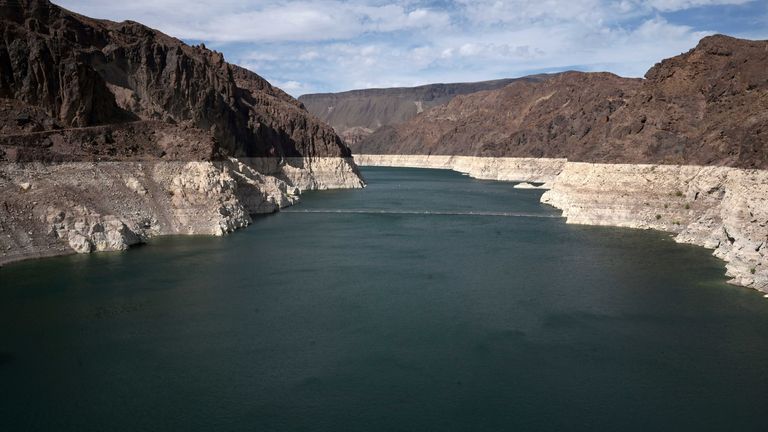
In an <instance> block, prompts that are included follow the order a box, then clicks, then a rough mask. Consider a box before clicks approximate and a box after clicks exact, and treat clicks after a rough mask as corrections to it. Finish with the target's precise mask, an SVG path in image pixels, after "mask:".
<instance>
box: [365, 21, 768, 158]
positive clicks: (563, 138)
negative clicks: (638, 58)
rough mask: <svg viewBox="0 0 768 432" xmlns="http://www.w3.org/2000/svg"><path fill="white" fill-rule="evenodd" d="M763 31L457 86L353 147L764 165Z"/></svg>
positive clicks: (767, 99) (767, 75)
mask: <svg viewBox="0 0 768 432" xmlns="http://www.w3.org/2000/svg"><path fill="white" fill-rule="evenodd" d="M766 131H768V41H749V40H741V39H735V38H731V37H728V36H722V35H718V36H710V37H706V38H704V39H702V40H701V41H700V42H699V44H698V46H697V47H696V48H694V49H692V50H691V51H689V52H688V53H685V54H682V55H680V56H677V57H674V58H671V59H667V60H664V61H662V62H661V63H659V64H657V65H655V66H654V67H653V68H651V69H650V70H649V71H648V73H647V74H646V78H645V79H642V80H639V79H629V78H621V77H618V76H615V75H612V74H608V73H581V72H567V73H563V74H559V75H557V76H553V77H551V78H550V79H547V80H545V81H542V82H526V81H520V82H515V83H512V84H510V85H508V86H506V87H504V88H502V89H498V90H491V91H484V92H478V93H473V94H469V95H464V96H458V97H456V98H454V99H453V100H451V101H450V102H449V103H448V104H446V105H442V106H438V107H435V108H433V109H431V110H428V111H425V112H424V113H422V114H421V115H418V116H416V117H414V118H413V119H412V120H410V121H409V122H406V123H404V124H401V125H398V126H390V127H383V128H381V129H379V130H378V131H377V132H376V133H374V134H372V135H371V136H370V137H368V138H367V139H365V140H363V141H362V142H360V143H358V144H356V145H354V146H353V151H354V153H356V154H438V155H439V154H443V155H464V156H495V157H548V158H567V159H568V160H570V161H580V162H598V163H661V164H682V165H725V166H733V167H739V168H760V169H767V168H768V148H766V145H768V136H766V133H768V132H766Z"/></svg>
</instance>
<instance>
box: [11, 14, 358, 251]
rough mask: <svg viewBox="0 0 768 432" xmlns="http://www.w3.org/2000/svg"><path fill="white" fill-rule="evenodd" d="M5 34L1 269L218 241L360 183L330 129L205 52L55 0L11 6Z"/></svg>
mask: <svg viewBox="0 0 768 432" xmlns="http://www.w3.org/2000/svg"><path fill="white" fill-rule="evenodd" d="M0 34H2V39H0V264H2V263H4V262H8V261H12V260H18V259H23V258H28V257H35V256H46V255H51V254H61V253H72V252H73V251H74V252H83V253H85V252H92V251H105V250H121V249H125V248H127V247H128V246H130V245H132V244H135V243H137V242H142V241H145V240H146V239H148V238H149V237H152V236H154V235H162V234H213V235H221V234H224V233H227V232H230V231H232V230H234V229H237V228H240V227H243V226H245V225H247V224H249V223H250V220H251V219H250V215H251V214H255V213H263V212H271V211H275V210H277V209H279V208H280V207H283V206H286V205H291V204H292V203H294V202H296V200H297V199H298V194H299V192H300V191H301V190H305V189H313V188H314V189H325V188H337V187H361V186H362V185H363V183H362V180H361V179H360V177H359V173H358V171H357V168H356V166H355V165H354V163H353V162H352V160H351V158H350V157H349V156H350V152H349V149H348V148H347V147H346V146H345V145H344V143H343V142H342V141H341V139H340V138H339V137H338V136H337V135H336V134H335V133H334V131H333V129H332V128H331V127H330V126H327V125H325V124H323V123H322V122H320V121H319V120H318V119H316V118H315V117H313V116H312V115H310V114H309V113H308V112H306V110H304V109H303V107H302V105H301V104H300V103H299V102H298V101H296V100H295V99H293V98H291V97H290V96H288V95H287V94H286V93H284V92H283V91H281V90H280V89H277V88H275V87H273V86H271V85H270V84H269V83H268V82H267V81H265V80H264V79H262V78H261V77H259V76H258V75H256V74H255V73H253V72H250V71H248V70H245V69H243V68H240V67H237V66H234V65H230V64H228V63H227V62H225V61H224V58H223V56H222V55H221V54H220V53H217V52H215V51H210V50H208V49H206V48H205V47H204V46H195V47H193V46H188V45H186V44H184V43H183V42H181V41H179V40H177V39H175V38H173V37H170V36H167V35H164V34H162V33H160V32H158V31H155V30H152V29H150V28H148V27H145V26H143V25H141V24H138V23H135V22H129V21H126V22H122V23H115V22H111V21H106V20H97V19H92V18H87V17H84V16H81V15H78V14H75V13H72V12H69V11H67V10H65V9H62V8H60V7H58V6H56V5H53V4H51V3H50V2H48V1H47V0H8V1H5V2H2V3H1V4H0Z"/></svg>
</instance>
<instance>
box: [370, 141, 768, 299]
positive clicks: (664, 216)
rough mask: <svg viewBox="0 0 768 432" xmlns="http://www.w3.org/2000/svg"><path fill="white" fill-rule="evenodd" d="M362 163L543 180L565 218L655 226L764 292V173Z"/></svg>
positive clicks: (461, 159)
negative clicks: (706, 253) (706, 251)
mask: <svg viewBox="0 0 768 432" xmlns="http://www.w3.org/2000/svg"><path fill="white" fill-rule="evenodd" d="M355 161H356V162H357V163H358V164H359V165H361V166H392V167H395V166H399V167H413V168H439V169H452V170H455V171H459V172H462V173H466V174H468V175H469V176H471V177H475V178H479V179H490V180H501V181H516V182H537V183H545V188H546V189H548V190H547V191H546V192H545V193H544V194H543V195H542V197H541V201H542V202H543V203H546V204H549V205H552V206H554V207H557V208H559V209H561V210H562V211H563V216H564V217H565V218H566V223H571V224H585V225H603V226H617V227H626V228H639V229H655V230H660V231H665V232H669V233H672V234H674V235H675V237H674V239H675V241H677V242H680V243H689V244H695V245H698V246H703V247H705V248H708V249H712V250H713V254H714V255H715V256H716V257H718V258H720V259H722V260H724V261H725V262H726V269H727V273H726V275H727V276H728V277H730V278H731V279H730V281H729V282H730V283H733V284H735V285H741V286H745V287H750V288H754V289H756V290H759V291H762V292H768V245H767V244H768V171H765V170H750V169H738V168H727V167H703V166H690V165H650V164H601V163H585V162H567V161H566V160H564V159H534V158H490V157H471V156H429V155H360V156H355Z"/></svg>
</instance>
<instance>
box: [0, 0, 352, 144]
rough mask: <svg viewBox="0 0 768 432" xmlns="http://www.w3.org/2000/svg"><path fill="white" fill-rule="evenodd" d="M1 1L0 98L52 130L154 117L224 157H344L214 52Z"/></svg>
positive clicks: (284, 100) (29, 2) (296, 111)
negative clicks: (207, 137)
mask: <svg viewBox="0 0 768 432" xmlns="http://www.w3.org/2000/svg"><path fill="white" fill-rule="evenodd" d="M6 3H7V4H6V5H4V6H3V7H2V11H1V12H0V14H2V15H0V32H2V35H3V40H2V41H0V97H4V98H9V99H14V100H16V101H20V102H22V103H25V104H27V105H31V106H34V107H37V108H38V109H40V110H41V111H43V112H45V113H46V114H48V116H49V117H50V118H49V119H47V121H48V122H49V123H50V126H51V128H57V127H63V128H69V127H86V126H94V125H101V124H112V123H121V122H127V121H131V120H160V121H163V122H165V123H170V124H186V125H189V126H192V127H195V128H198V129H202V130H206V131H210V132H211V134H212V135H213V137H214V138H215V139H216V140H217V142H218V144H219V145H220V146H221V148H222V149H224V150H226V151H227V153H228V154H229V155H231V156H249V157H258V156H291V157H300V156H341V157H346V156H349V151H348V149H347V148H346V146H344V145H343V143H342V142H341V140H340V139H339V137H338V136H337V135H336V134H335V133H334V132H333V130H332V129H331V128H330V127H328V126H326V125H325V124H323V123H322V122H320V121H318V120H317V119H316V118H314V117H313V116H311V115H308V113H307V112H306V111H305V110H304V109H302V107H301V104H300V103H299V102H297V101H296V100H295V99H293V98H291V97H290V96H288V95H287V94H285V93H284V92H283V91H281V90H279V89H277V88H275V87H273V86H272V85H270V84H269V83H268V82H267V81H266V80H264V79H263V78H261V77H259V76H258V75H256V74H255V73H252V72H250V71H248V70H245V69H243V68H240V67H237V66H234V65H230V64H229V63H227V62H225V61H224V57H223V56H222V55H221V54H220V53H217V52H215V51H210V50H208V49H206V48H205V47H204V46H189V45H186V44H184V43H183V42H181V41H179V40H178V39H175V38H172V37H170V36H167V35H165V34H162V33H160V32H158V31H155V30H152V29H150V28H148V27H145V26H143V25H141V24H138V23H135V22H131V21H125V22H121V23H115V22H110V21H106V20H96V19H91V18H87V17H83V16H80V15H77V14H75V13H72V12H69V11H67V10H64V9H62V8H60V7H58V6H56V5H53V4H51V3H50V2H48V1H47V0H17V1H13V2H6ZM43 126H44V125H43Z"/></svg>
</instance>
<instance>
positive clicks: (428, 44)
mask: <svg viewBox="0 0 768 432" xmlns="http://www.w3.org/2000/svg"><path fill="white" fill-rule="evenodd" d="M54 2H55V3H56V4H58V5H60V6H63V7H65V8H67V9H70V10H73V11H75V12H78V13H81V14H84V15H88V16H92V17H95V18H106V19H111V20H115V21H122V20H133V21H138V22H141V23H143V24H146V25H148V26H150V27H153V28H156V29H158V30H161V31H163V32H165V33H167V34H170V35H172V36H175V37H177V38H179V39H182V40H184V41H185V42H187V43H190V44H198V43H201V42H203V43H205V45H206V46H207V47H208V48H211V49H216V50H217V51H220V52H222V53H224V56H225V58H226V59H227V61H229V62H231V63H235V64H238V65H241V66H244V67H246V68H248V69H251V70H252V71H254V72H256V73H258V74H259V75H261V76H263V77H264V78H266V79H267V80H269V81H270V82H271V83H272V84H274V85H277V86H278V87H280V88H282V89H283V90H285V91H287V92H288V93H290V94H292V95H294V96H299V95H301V94H306V93H318V92H337V91H344V90H351V89H358V88H372V87H400V86H415V85H421V84H429V83H437V82H443V83H446V82H471V81H483V80H490V79H498V78H514V77H519V76H524V75H530V74H534V73H542V72H557V71H563V70H580V71H609V72H613V73H616V74H618V75H622V76H627V77H641V76H643V75H644V74H645V72H646V71H647V70H648V69H649V68H650V67H651V66H653V65H654V64H655V63H657V62H658V61H660V60H662V59H664V58H667V57H671V56H675V55H678V54H680V53H683V52H685V51H688V50H689V49H691V48H693V47H694V46H695V45H696V43H697V42H698V40H699V39H701V38H702V37H704V36H707V35H710V34H714V33H723V34H728V35H731V36H736V37H742V38H747V39H768V0H610V1H609V0H397V1H390V2H385V1H379V0H358V1H347V0H217V1H210V0H119V1H113V0H54Z"/></svg>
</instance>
